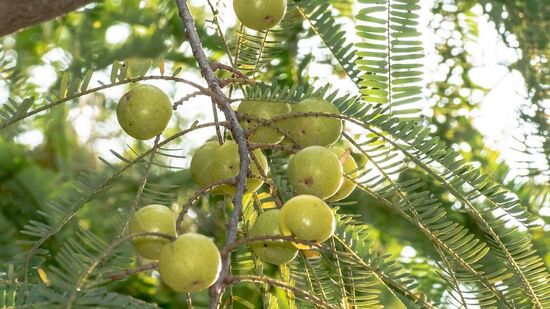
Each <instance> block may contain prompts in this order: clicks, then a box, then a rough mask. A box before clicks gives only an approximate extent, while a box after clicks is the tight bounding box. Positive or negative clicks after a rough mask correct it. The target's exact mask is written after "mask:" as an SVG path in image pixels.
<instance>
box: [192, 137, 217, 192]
mask: <svg viewBox="0 0 550 309" xmlns="http://www.w3.org/2000/svg"><path fill="white" fill-rule="evenodd" d="M219 148H220V144H219V143H218V142H217V141H210V142H206V143H205V144H204V145H202V146H201V147H200V148H199V149H197V151H196V152H195V154H194V155H193V158H192V159H191V168H190V170H191V176H192V177H193V179H194V180H195V182H196V183H197V184H198V185H199V187H201V188H205V187H207V186H209V185H211V184H212V183H214V182H215V181H214V179H213V178H212V176H211V175H210V165H211V164H212V162H213V159H214V154H215V153H216V151H217V150H218V149H219ZM210 193H211V194H216V195H222V194H223V191H222V190H220V187H218V188H215V189H213V190H211V191H210Z"/></svg>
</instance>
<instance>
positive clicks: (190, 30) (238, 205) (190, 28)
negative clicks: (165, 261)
mask: <svg viewBox="0 0 550 309" xmlns="http://www.w3.org/2000/svg"><path fill="white" fill-rule="evenodd" d="M176 4H177V6H178V11H179V15H180V17H181V19H182V21H183V26H184V28H185V32H186V33H187V38H188V40H189V44H190V45H191V49H192V51H193V55H194V56H195V59H196V60H197V63H198V64H199V68H200V70H201V74H202V76H203V77H204V79H205V80H206V82H207V84H208V87H209V88H210V90H211V91H212V92H213V94H214V95H213V96H212V100H213V101H214V102H215V103H216V105H217V106H218V107H219V108H220V110H221V111H222V112H223V113H224V115H225V118H226V119H227V121H228V122H229V126H228V128H229V130H230V131H231V134H232V135H233V138H234V139H235V142H236V143H237V145H238V148H239V158H240V169H239V174H238V176H237V192H236V193H235V196H234V198H233V205H234V208H233V213H232V214H231V220H230V222H229V226H228V229H227V232H226V237H225V247H224V249H222V252H224V250H225V248H227V247H229V246H231V245H232V244H233V243H234V242H235V240H236V239H237V228H238V224H239V219H240V218H241V215H242V207H243V205H242V200H243V195H244V192H245V190H246V176H247V173H248V167H249V165H250V158H249V153H248V144H247V141H246V136H245V134H244V131H243V129H242V128H241V126H240V124H239V120H238V118H237V115H236V114H235V112H234V111H233V109H232V108H231V102H230V100H229V98H227V96H226V95H225V94H224V93H223V91H222V90H221V86H220V80H219V79H218V78H217V77H216V75H215V74H214V71H213V70H212V66H211V63H210V62H209V61H208V58H207V57H206V54H205V53H204V49H203V47H202V43H201V40H200V38H199V34H198V33H197V29H196V28H195V22H194V20H193V17H192V16H191V12H190V11H189V7H188V6H187V2H186V0H176ZM230 266H231V252H230V251H229V253H227V254H224V255H223V256H222V269H221V273H220V278H219V279H218V281H217V282H216V283H215V284H214V285H213V286H212V287H211V288H210V308H217V307H218V303H219V302H220V299H221V296H222V294H223V291H224V289H225V281H226V278H228V277H229V275H230Z"/></svg>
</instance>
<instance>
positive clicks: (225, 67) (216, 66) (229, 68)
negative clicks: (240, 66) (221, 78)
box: [210, 62, 249, 80]
mask: <svg viewBox="0 0 550 309" xmlns="http://www.w3.org/2000/svg"><path fill="white" fill-rule="evenodd" d="M210 67H211V68H212V71H214V72H216V71H218V70H220V69H221V70H225V71H227V72H231V73H233V75H235V76H237V77H240V78H242V79H246V80H248V79H249V78H248V76H246V74H244V73H243V72H241V71H240V70H237V69H235V68H234V67H232V66H229V65H225V64H223V63H219V62H214V63H211V64H210Z"/></svg>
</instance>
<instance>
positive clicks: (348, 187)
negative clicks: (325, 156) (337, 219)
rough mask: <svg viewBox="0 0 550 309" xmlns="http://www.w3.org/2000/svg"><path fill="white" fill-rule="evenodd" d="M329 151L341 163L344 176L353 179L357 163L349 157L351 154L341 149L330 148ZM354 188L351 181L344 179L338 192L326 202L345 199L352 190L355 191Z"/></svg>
mask: <svg viewBox="0 0 550 309" xmlns="http://www.w3.org/2000/svg"><path fill="white" fill-rule="evenodd" d="M330 151H332V152H333V153H334V154H335V155H336V156H337V157H338V159H339V160H340V162H341V163H342V168H343V172H344V174H345V175H348V176H350V177H354V176H355V173H353V172H356V171H357V163H356V162H355V159H354V158H353V156H352V155H351V152H350V151H349V150H346V149H344V148H341V147H332V148H330ZM355 186H356V185H355V183H354V182H353V181H351V180H349V179H347V178H345V177H344V182H343V183H342V186H341V187H340V189H339V190H338V192H336V194H334V195H333V196H331V197H330V198H329V199H328V201H329V202H337V201H341V200H343V199H345V198H346V197H348V196H349V195H350V194H351V192H353V190H355Z"/></svg>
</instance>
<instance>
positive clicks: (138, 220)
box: [130, 204, 176, 260]
mask: <svg viewBox="0 0 550 309" xmlns="http://www.w3.org/2000/svg"><path fill="white" fill-rule="evenodd" d="M140 233H162V234H167V235H170V236H174V237H175V236H176V216H175V215H174V213H173V212H172V210H170V208H168V207H166V206H162V205H156V204H153V205H148V206H145V207H143V208H141V209H139V210H138V211H136V212H135V213H134V215H133V216H132V219H130V235H135V234H140ZM168 243H169V241H168V239H166V238H161V237H156V236H142V237H138V238H134V239H133V240H132V245H133V247H134V249H135V250H136V251H137V253H138V254H139V255H141V256H143V257H144V258H147V259H150V260H156V259H158V258H159V255H160V251H161V250H162V248H163V247H164V246H165V245H167V244H168Z"/></svg>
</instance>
